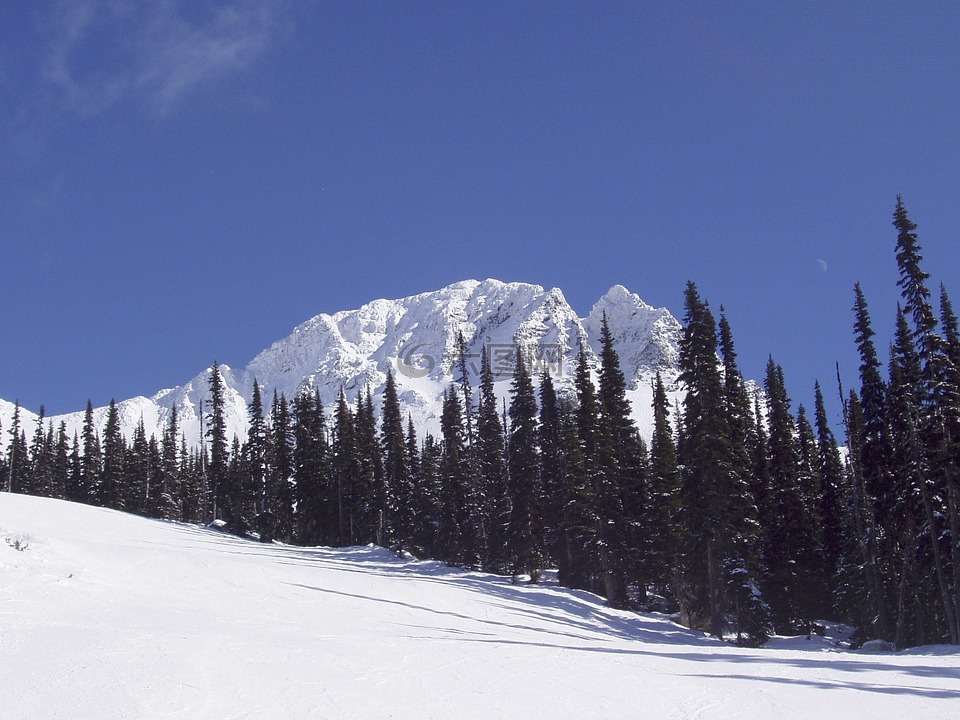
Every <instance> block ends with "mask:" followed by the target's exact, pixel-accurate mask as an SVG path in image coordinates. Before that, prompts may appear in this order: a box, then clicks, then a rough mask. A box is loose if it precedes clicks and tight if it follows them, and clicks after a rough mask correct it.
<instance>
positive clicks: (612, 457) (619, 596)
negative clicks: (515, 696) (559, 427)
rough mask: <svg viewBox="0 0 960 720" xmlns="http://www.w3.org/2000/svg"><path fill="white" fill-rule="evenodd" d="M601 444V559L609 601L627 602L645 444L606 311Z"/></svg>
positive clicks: (639, 562) (636, 561) (637, 567)
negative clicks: (641, 437) (635, 417)
mask: <svg viewBox="0 0 960 720" xmlns="http://www.w3.org/2000/svg"><path fill="white" fill-rule="evenodd" d="M600 346H601V349H600V382H599V391H598V394H597V400H598V403H599V409H600V430H601V432H600V445H599V446H598V449H597V450H598V452H597V457H598V460H599V469H600V472H599V473H598V475H597V478H598V480H599V483H598V485H597V507H598V511H599V513H600V528H599V529H600V546H601V550H600V560H601V563H602V568H603V572H604V581H605V588H606V597H607V602H608V603H609V604H610V605H611V606H612V607H620V608H623V607H626V606H627V602H628V596H627V584H628V580H633V581H634V582H635V583H636V585H637V587H638V590H639V593H640V595H641V597H643V596H644V595H645V581H646V578H645V577H644V576H645V575H647V572H648V569H647V568H646V567H645V565H646V563H645V557H646V555H647V553H646V547H645V546H646V539H645V538H644V537H643V535H642V531H641V526H642V524H643V521H644V520H645V517H644V514H645V513H644V511H645V507H646V487H645V484H646V482H645V481H646V477H645V474H646V463H647V458H646V448H645V447H644V446H643V443H642V440H641V439H640V436H639V434H638V433H637V431H636V427H635V426H634V424H633V420H632V419H631V416H630V403H629V401H628V400H627V393H626V390H627V386H626V380H625V378H624V376H623V372H622V371H621V369H620V359H619V357H618V356H617V352H616V350H615V349H614V347H613V334H612V333H611V331H610V325H609V323H608V321H607V315H606V313H604V314H603V320H602V324H601V329H600Z"/></svg>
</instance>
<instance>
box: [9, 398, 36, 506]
mask: <svg viewBox="0 0 960 720" xmlns="http://www.w3.org/2000/svg"><path fill="white" fill-rule="evenodd" d="M9 432H10V444H9V446H8V448H7V477H6V478H4V480H5V483H6V486H7V490H8V491H9V492H16V493H19V492H23V491H24V487H25V486H26V484H27V471H28V469H29V462H30V455H29V450H28V448H27V439H26V436H25V435H24V433H23V428H22V427H21V425H20V402H19V401H17V402H15V403H14V406H13V423H12V424H11V426H10V431H9Z"/></svg>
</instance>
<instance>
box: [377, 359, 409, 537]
mask: <svg viewBox="0 0 960 720" xmlns="http://www.w3.org/2000/svg"><path fill="white" fill-rule="evenodd" d="M380 432H381V443H382V445H383V470H384V486H385V493H384V497H382V498H381V500H380V502H381V507H380V511H381V512H382V513H383V515H384V517H385V518H386V520H385V523H384V525H385V530H386V532H385V537H384V538H383V543H384V544H385V545H389V546H390V547H394V548H396V549H398V550H403V549H406V548H407V547H409V546H410V544H411V542H412V537H413V507H412V499H413V498H412V495H413V479H412V477H411V473H410V458H409V455H408V454H407V439H406V436H405V435H404V432H403V415H402V413H401V411H400V399H399V397H398V396H397V385H396V382H395V381H394V379H393V373H392V372H388V373H387V382H386V385H385V386H384V390H383V422H382V423H381V431H380Z"/></svg>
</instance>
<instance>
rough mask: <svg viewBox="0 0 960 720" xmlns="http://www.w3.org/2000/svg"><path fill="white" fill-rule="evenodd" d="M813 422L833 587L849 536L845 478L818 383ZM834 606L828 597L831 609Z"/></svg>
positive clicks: (823, 542)
mask: <svg viewBox="0 0 960 720" xmlns="http://www.w3.org/2000/svg"><path fill="white" fill-rule="evenodd" d="M813 394H814V425H815V427H816V430H817V471H818V474H819V477H820V500H819V508H818V509H819V514H820V522H821V527H822V534H821V546H822V548H823V567H824V572H825V575H826V577H827V582H828V586H829V587H830V588H831V590H832V591H833V590H834V589H835V588H836V585H837V582H838V580H839V573H840V568H841V563H842V560H843V552H844V547H845V545H846V544H847V542H848V540H847V538H846V530H847V527H848V524H847V523H846V522H845V519H844V517H845V498H844V487H845V479H844V474H843V462H842V461H841V459H840V451H839V448H838V446H837V439H836V437H835V436H834V434H833V430H832V429H831V427H830V421H829V419H828V417H827V410H826V406H825V405H824V401H823V392H822V391H821V390H820V383H819V382H817V383H815V384H814V389H813ZM836 609H837V604H836V597H833V598H831V608H830V610H831V612H832V611H835V610H836Z"/></svg>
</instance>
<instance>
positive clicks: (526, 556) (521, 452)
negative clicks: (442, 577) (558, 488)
mask: <svg viewBox="0 0 960 720" xmlns="http://www.w3.org/2000/svg"><path fill="white" fill-rule="evenodd" d="M516 355H517V360H516V365H515V368H514V374H513V382H512V383H511V386H510V431H509V436H508V437H509V439H508V444H507V469H508V475H509V495H510V524H509V527H508V529H507V552H508V555H509V559H510V571H511V573H512V575H513V577H514V580H516V578H517V576H518V575H520V574H528V575H529V576H530V580H531V582H538V581H539V578H540V570H541V568H542V566H543V560H544V548H543V539H544V537H543V536H544V529H543V509H542V505H541V498H542V492H541V486H540V447H539V438H538V430H537V399H536V395H535V393H534V389H533V380H532V379H531V377H530V373H529V371H528V370H527V366H526V362H525V361H524V358H523V352H522V351H521V349H520V348H519V347H518V348H517V353H516Z"/></svg>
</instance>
